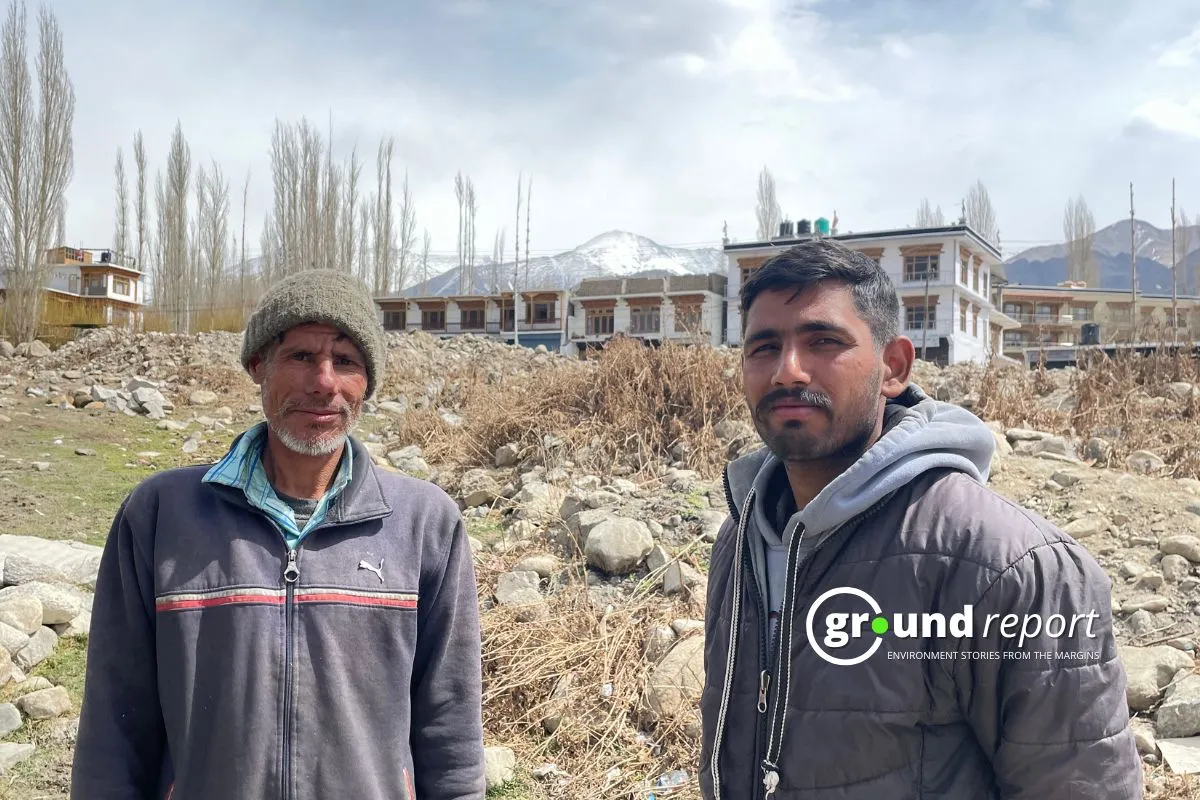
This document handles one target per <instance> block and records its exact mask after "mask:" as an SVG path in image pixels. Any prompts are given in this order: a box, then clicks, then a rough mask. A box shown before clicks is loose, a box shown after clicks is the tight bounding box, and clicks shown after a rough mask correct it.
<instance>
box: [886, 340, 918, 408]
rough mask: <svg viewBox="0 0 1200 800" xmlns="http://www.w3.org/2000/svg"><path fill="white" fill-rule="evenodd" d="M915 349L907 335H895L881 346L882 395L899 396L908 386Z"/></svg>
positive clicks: (915, 356) (915, 354) (890, 397)
mask: <svg viewBox="0 0 1200 800" xmlns="http://www.w3.org/2000/svg"><path fill="white" fill-rule="evenodd" d="M916 358H917V349H916V348H915V347H913V343H912V340H911V339H909V338H908V337H907V336H897V337H896V338H894V339H892V340H891V341H890V342H888V343H887V344H886V345H884V347H883V387H882V389H881V391H882V393H883V396H884V397H887V398H888V399H893V398H896V397H899V396H900V395H901V394H902V393H903V392H904V390H905V389H906V388H907V387H908V379H909V376H911V375H912V367H913V362H914V361H916Z"/></svg>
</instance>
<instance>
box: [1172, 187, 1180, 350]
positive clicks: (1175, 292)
mask: <svg viewBox="0 0 1200 800" xmlns="http://www.w3.org/2000/svg"><path fill="white" fill-rule="evenodd" d="M1176 271H1177V270H1176V260H1175V179H1174V178H1171V344H1176V343H1177V342H1178V340H1177V338H1176V330H1177V328H1176V326H1175V323H1176V320H1178V319H1179V308H1178V306H1179V291H1178V284H1179V281H1177V280H1176V279H1175V275H1176Z"/></svg>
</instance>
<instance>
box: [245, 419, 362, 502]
mask: <svg viewBox="0 0 1200 800" xmlns="http://www.w3.org/2000/svg"><path fill="white" fill-rule="evenodd" d="M349 446H350V443H349V441H347V442H346V444H344V445H343V446H342V447H339V448H338V449H337V450H335V451H333V452H332V453H330V454H329V455H324V456H309V455H304V454H303V453H297V452H296V451H295V450H290V449H289V448H288V447H287V445H285V444H284V443H283V442H281V441H279V439H278V438H277V437H276V436H275V434H274V433H272V432H271V431H270V429H268V431H267V446H266V447H265V448H264V449H263V468H264V469H265V470H266V471H267V479H268V480H270V481H271V485H272V486H274V487H275V491H277V492H280V493H282V494H285V495H287V496H288V497H294V498H296V499H298V500H317V499H320V498H321V497H324V496H325V492H326V491H327V490H328V489H329V484H331V483H332V482H333V476H334V475H335V474H336V473H337V468H338V464H339V463H340V462H341V460H342V452H343V450H344V448H346V447H349Z"/></svg>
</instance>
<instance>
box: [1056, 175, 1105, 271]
mask: <svg viewBox="0 0 1200 800" xmlns="http://www.w3.org/2000/svg"><path fill="white" fill-rule="evenodd" d="M1063 238H1064V239H1065V240H1066V243H1067V280H1072V281H1086V282H1087V285H1088V286H1093V287H1095V286H1099V285H1100V281H1099V274H1098V272H1097V268H1096V258H1095V255H1094V254H1093V253H1092V243H1093V242H1094V241H1095V238H1096V219H1095V217H1093V216H1092V211H1091V209H1090V208H1088V204H1087V201H1086V200H1084V199H1083V195H1079V196H1078V197H1073V198H1071V199H1069V200H1067V205H1066V208H1065V209H1063Z"/></svg>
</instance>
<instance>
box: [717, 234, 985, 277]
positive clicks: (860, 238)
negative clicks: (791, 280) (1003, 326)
mask: <svg viewBox="0 0 1200 800" xmlns="http://www.w3.org/2000/svg"><path fill="white" fill-rule="evenodd" d="M947 236H965V237H967V238H969V239H973V240H974V242H975V244H976V245H978V246H979V248H980V249H982V250H985V251H986V252H987V253H988V254H989V255H991V256H992V257H993V258H995V259H996V264H995V265H994V266H993V267H992V275H993V277H995V278H996V279H998V280H1000V281H1007V280H1008V278H1007V275H1006V272H1005V269H1004V256H1003V255H1001V253H1000V250H999V249H998V248H997V247H996V246H995V245H994V244H992V243H991V242H989V241H988V240H986V239H984V238H983V236H982V235H981V234H979V232H978V231H976V230H975V229H974V228H972V227H971V226H970V225H943V226H940V227H936V228H895V229H891V230H882V231H857V232H851V233H838V234H832V235H829V236H822V237H820V238H823V239H833V240H834V241H837V242H843V243H849V242H870V241H886V240H888V239H934V238H945V237H947ZM815 238H818V237H816V236H814V235H811V234H803V235H800V236H793V237H791V238H788V239H783V238H778V239H771V240H770V241H765V242H759V241H756V242H735V243H730V244H726V245H725V252H735V251H738V250H761V249H762V248H764V247H771V248H774V249H775V250H777V251H779V252H782V251H784V250H786V249H787V248H789V247H791V246H793V245H795V244H798V243H800V242H803V241H808V240H810V239H815Z"/></svg>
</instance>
